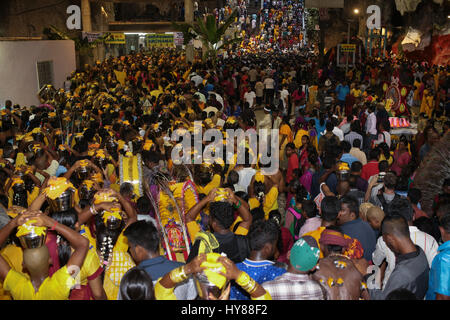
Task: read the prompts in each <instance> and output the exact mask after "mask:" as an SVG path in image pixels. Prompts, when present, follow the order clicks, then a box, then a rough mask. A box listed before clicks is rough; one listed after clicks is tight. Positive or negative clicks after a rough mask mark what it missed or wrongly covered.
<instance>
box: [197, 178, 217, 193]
mask: <svg viewBox="0 0 450 320" xmlns="http://www.w3.org/2000/svg"><path fill="white" fill-rule="evenodd" d="M221 179H222V178H221V177H220V175H218V174H215V175H214V176H213V178H212V180H211V182H210V183H208V184H207V185H206V186H204V187H202V186H199V185H196V187H197V192H198V193H199V194H200V193H203V194H205V195H208V193H209V192H210V191H211V190H212V189H214V188H218V187H220V181H221Z"/></svg>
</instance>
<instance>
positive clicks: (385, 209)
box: [377, 194, 401, 215]
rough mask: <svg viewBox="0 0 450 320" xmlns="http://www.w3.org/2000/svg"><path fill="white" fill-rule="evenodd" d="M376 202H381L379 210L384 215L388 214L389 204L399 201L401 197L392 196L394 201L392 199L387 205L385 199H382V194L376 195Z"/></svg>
mask: <svg viewBox="0 0 450 320" xmlns="http://www.w3.org/2000/svg"><path fill="white" fill-rule="evenodd" d="M377 198H378V200H379V201H380V202H381V209H382V210H383V211H384V213H385V214H386V215H388V214H389V210H390V207H391V203H393V202H394V201H395V200H397V199H400V198H401V196H399V195H398V194H395V195H394V199H392V201H391V202H389V203H387V201H386V199H385V198H384V196H383V194H378V195H377Z"/></svg>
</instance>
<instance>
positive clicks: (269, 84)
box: [264, 78, 275, 89]
mask: <svg viewBox="0 0 450 320" xmlns="http://www.w3.org/2000/svg"><path fill="white" fill-rule="evenodd" d="M274 82H275V81H274V80H273V79H272V78H266V80H264V86H265V87H266V89H273V88H274V86H273V84H274Z"/></svg>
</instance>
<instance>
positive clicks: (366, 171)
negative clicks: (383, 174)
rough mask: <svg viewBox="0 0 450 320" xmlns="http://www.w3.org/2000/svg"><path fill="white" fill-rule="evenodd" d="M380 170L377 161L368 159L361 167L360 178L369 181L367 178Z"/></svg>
mask: <svg viewBox="0 0 450 320" xmlns="http://www.w3.org/2000/svg"><path fill="white" fill-rule="evenodd" d="M379 172H380V170H379V169H378V161H375V160H373V161H370V162H368V163H367V164H365V165H364V166H363V167H362V171H361V178H363V179H364V180H366V181H369V178H370V177H371V176H373V175H375V174H378V173H379Z"/></svg>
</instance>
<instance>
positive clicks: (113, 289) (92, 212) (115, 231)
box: [79, 189, 137, 300]
mask: <svg viewBox="0 0 450 320" xmlns="http://www.w3.org/2000/svg"><path fill="white" fill-rule="evenodd" d="M97 193H99V194H109V196H110V197H111V199H115V200H111V201H110V202H107V201H105V202H99V203H96V201H95V200H94V204H93V205H91V206H90V207H86V208H85V209H84V210H83V211H82V212H81V213H80V214H79V223H80V224H85V223H86V222H87V221H89V220H90V219H91V218H93V217H94V216H96V215H97V214H101V216H102V219H100V223H97V224H96V235H95V239H96V243H95V244H94V248H95V250H96V251H97V254H98V256H99V258H100V259H101V262H100V264H101V266H102V268H103V270H104V277H103V288H104V290H105V292H106V296H107V298H108V300H117V296H118V293H119V286H120V280H121V279H122V277H123V275H124V274H125V273H126V272H127V271H128V270H129V269H131V268H133V267H134V266H135V265H136V264H135V263H134V261H133V258H132V257H131V255H130V254H129V253H128V247H129V246H128V239H127V237H126V236H125V235H124V231H125V230H126V229H127V227H128V226H129V225H130V224H132V223H133V222H135V221H137V213H136V210H135V209H134V208H133V207H132V205H131V204H130V203H129V202H128V201H127V200H126V199H125V198H124V197H123V196H122V195H121V194H120V193H118V192H116V191H114V190H112V189H103V190H100V191H99V192H97ZM94 199H95V196H94ZM99 201H101V200H99ZM115 208H117V211H116V209H115ZM105 213H107V214H108V215H109V216H114V217H115V218H116V219H117V220H116V222H117V223H118V224H117V225H114V226H113V227H114V228H112V227H110V226H107V225H109V223H110V222H109V220H108V219H109V218H108V215H105Z"/></svg>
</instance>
